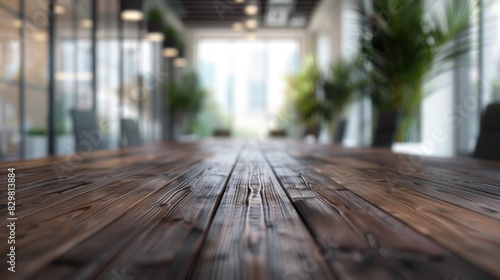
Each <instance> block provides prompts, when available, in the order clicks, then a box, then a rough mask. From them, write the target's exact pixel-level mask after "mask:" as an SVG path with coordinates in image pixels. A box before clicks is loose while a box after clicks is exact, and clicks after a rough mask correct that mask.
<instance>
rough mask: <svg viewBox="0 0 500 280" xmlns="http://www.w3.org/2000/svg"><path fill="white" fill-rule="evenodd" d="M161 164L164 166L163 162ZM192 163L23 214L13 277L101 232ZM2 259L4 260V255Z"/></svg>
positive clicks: (26, 273) (20, 276)
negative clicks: (17, 270)
mask: <svg viewBox="0 0 500 280" xmlns="http://www.w3.org/2000/svg"><path fill="white" fill-rule="evenodd" d="M159 165H160V167H163V168H164V167H165V164H164V163H160V164H159ZM148 167H149V166H147V165H145V166H143V167H142V170H143V172H145V173H144V174H145V175H146V174H151V169H150V168H148ZM191 167H192V162H190V161H188V162H185V163H184V164H183V163H182V162H179V163H177V167H176V168H173V169H171V170H170V171H171V172H170V173H168V174H166V175H164V176H159V175H160V174H161V173H163V172H164V171H165V170H164V169H158V173H157V174H156V176H151V177H150V179H146V178H145V177H144V176H137V177H136V178H128V179H127V178H125V179H122V180H119V179H118V180H116V181H114V182H113V183H112V184H109V185H106V186H104V187H103V188H97V189H96V190H94V191H93V192H91V193H84V194H83V195H76V196H71V195H70V196H69V197H68V199H67V200H63V201H61V203H59V204H56V205H53V206H52V207H50V208H45V209H43V210H42V211H38V212H35V213H34V214H32V215H30V216H28V217H24V218H23V219H22V220H20V221H22V222H19V223H18V226H16V230H17V232H18V235H17V238H16V246H17V248H18V252H17V254H18V257H19V261H18V266H19V267H23V270H22V271H19V272H18V273H16V275H15V276H16V277H15V278H14V279H23V278H25V277H28V276H30V275H32V274H33V273H35V272H36V270H37V269H40V268H41V267H43V266H44V265H46V264H47V263H49V262H50V261H51V260H53V259H54V258H56V257H58V256H59V255H60V254H62V253H64V252H66V251H67V250H69V249H71V248H72V247H73V246H75V245H76V244H78V243H80V242H82V241H83V240H85V239H87V238H88V237H90V236H92V235H93V234H95V233H97V232H99V231H100V230H101V229H103V228H105V227H106V226H107V225H109V224H110V223H112V222H113V221H115V220H116V219H118V218H119V217H121V216H122V215H123V214H124V213H125V212H126V211H127V210H129V209H131V208H132V207H134V206H135V205H138V204H140V203H141V201H143V200H144V199H145V198H147V197H148V196H150V195H152V194H153V193H155V192H157V191H158V190H160V189H162V188H163V187H164V186H165V185H167V184H168V183H169V182H171V181H172V180H174V179H175V178H177V177H178V176H180V175H181V174H182V173H183V172H185V171H187V170H188V169H189V168H191ZM183 170H184V171H183ZM139 173H140V172H139ZM0 248H1V250H2V251H6V244H5V243H2V244H1V245H0ZM2 260H5V257H3V258H2ZM3 273H5V271H1V272H0V278H2V274H3Z"/></svg>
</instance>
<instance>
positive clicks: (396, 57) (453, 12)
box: [362, 0, 477, 140]
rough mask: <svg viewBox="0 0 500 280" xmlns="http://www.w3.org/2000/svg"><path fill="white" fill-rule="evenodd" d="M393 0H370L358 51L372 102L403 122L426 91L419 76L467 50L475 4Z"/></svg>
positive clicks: (431, 72) (430, 74) (432, 72)
mask: <svg viewBox="0 0 500 280" xmlns="http://www.w3.org/2000/svg"><path fill="white" fill-rule="evenodd" d="M395 1H396V0H395ZM395 1H386V0H374V1H373V4H374V5H373V12H372V13H369V14H365V15H364V19H365V20H366V22H367V23H368V26H369V28H370V31H371V34H372V35H371V36H363V37H362V52H363V53H364V54H365V55H366V57H367V58H368V59H369V61H370V62H371V67H372V71H371V74H370V78H371V86H372V88H371V90H370V91H369V96H370V97H371V99H372V102H373V104H374V105H375V106H376V107H377V108H378V109H379V110H395V111H399V112H400V113H401V115H402V120H401V122H400V124H402V125H404V124H405V123H406V124H409V123H411V121H410V120H409V118H411V116H412V114H414V113H415V110H416V109H417V108H418V107H419V105H420V103H421V101H422V100H423V98H425V97H426V96H427V95H428V94H430V93H431V91H427V92H425V93H424V92H423V90H422V87H423V83H424V81H425V80H427V79H428V78H433V77H436V76H438V75H439V74H440V73H442V72H444V71H446V70H449V69H450V67H456V66H455V64H453V63H449V62H450V61H452V60H454V59H456V58H458V57H460V56H462V55H464V54H465V53H467V52H468V51H469V50H470V48H471V40H470V38H468V36H466V34H467V33H466V31H467V29H468V28H469V27H470V26H471V23H470V19H471V18H472V16H473V14H474V13H475V12H477V7H476V6H473V5H476V4H472V3H471V2H475V1H448V3H447V6H446V7H444V9H441V8H440V7H432V6H431V7H425V11H427V13H424V7H423V5H424V1H421V0H405V1H396V2H395ZM395 4H397V5H395ZM434 5H435V4H434ZM405 119H406V121H405ZM399 138H400V140H401V138H404V135H401V134H400V136H399Z"/></svg>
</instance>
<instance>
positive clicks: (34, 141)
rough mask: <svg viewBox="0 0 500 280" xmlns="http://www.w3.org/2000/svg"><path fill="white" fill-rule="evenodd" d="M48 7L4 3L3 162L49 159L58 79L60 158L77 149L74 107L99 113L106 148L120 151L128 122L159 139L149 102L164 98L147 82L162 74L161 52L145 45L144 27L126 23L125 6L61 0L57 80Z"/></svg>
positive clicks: (15, 0)
mask: <svg viewBox="0 0 500 280" xmlns="http://www.w3.org/2000/svg"><path fill="white" fill-rule="evenodd" d="M49 2H50V1H28V0H9V1H7V0H0V19H1V20H0V161H7V160H19V159H31V158H40V157H44V156H47V155H48V154H49V152H48V151H49V149H48V146H49V139H50V137H49V136H48V132H49V114H48V112H49V109H48V108H49V100H50V99H49V95H50V94H51V93H50V90H49V81H50V79H51V78H53V79H54V91H53V95H54V102H53V108H54V110H53V113H54V114H55V116H54V119H53V120H54V121H53V123H52V125H53V127H54V129H55V137H54V139H53V141H54V143H55V151H54V153H55V154H58V155H63V154H69V153H74V151H75V140H74V137H73V127H72V119H71V114H70V110H71V109H80V110H93V109H95V110H96V114H97V117H98V121H99V125H100V128H101V129H102V132H103V135H104V141H105V145H104V146H105V147H107V148H117V147H119V138H120V137H119V135H120V133H119V132H120V127H119V123H120V121H119V120H120V118H121V117H126V118H132V119H134V120H136V121H138V123H139V126H140V129H141V132H142V136H143V138H144V139H145V142H151V141H159V140H160V139H158V138H157V137H156V138H155V137H153V134H159V133H158V132H154V131H153V125H154V124H153V115H152V110H153V109H152V108H151V106H152V105H156V104H153V103H151V102H149V100H150V99H157V98H156V97H155V96H154V95H155V94H159V93H160V92H159V91H154V90H151V87H150V86H149V85H147V84H146V85H144V83H146V82H150V81H151V80H152V79H146V78H144V77H148V76H151V75H152V74H150V73H152V71H153V70H154V69H160V67H159V66H158V65H157V64H159V63H160V61H161V59H158V58H159V57H161V49H160V48H159V47H157V46H156V45H157V44H159V43H153V42H149V41H147V40H146V39H144V38H145V34H146V30H145V28H144V24H143V23H142V22H121V24H120V18H119V0H108V1H96V0H72V1H54V3H55V6H54V29H53V30H54V33H53V34H52V35H53V38H54V42H55V48H54V52H53V54H54V57H53V58H54V59H53V62H54V65H53V66H54V76H53V77H51V75H50V71H49V66H51V65H50V63H51V56H50V53H51V52H49V41H50V35H51V34H49V30H50V28H49V27H50V21H49V15H50V11H49ZM94 5H95V6H94ZM120 34H122V35H123V37H121V36H120ZM120 48H123V56H121V55H120V54H121V52H120V51H119V50H120ZM155 51H157V54H155V53H154V52H155ZM152 56H156V57H157V58H156V59H151V57H152ZM120 65H123V66H124V67H123V68H122V69H121V68H120ZM121 81H123V87H121V84H120V82H121ZM121 89H123V100H122V101H123V103H121V101H120V98H121V95H120V90H121ZM121 104H123V106H120V105H121Z"/></svg>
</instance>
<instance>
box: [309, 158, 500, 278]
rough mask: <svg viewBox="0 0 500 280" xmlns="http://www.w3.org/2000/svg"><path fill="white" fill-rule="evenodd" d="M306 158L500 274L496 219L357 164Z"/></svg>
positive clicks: (371, 200)
mask: <svg viewBox="0 0 500 280" xmlns="http://www.w3.org/2000/svg"><path fill="white" fill-rule="evenodd" d="M305 162H307V163H308V164H311V166H313V167H314V168H315V169H316V170H317V171H318V172H321V173H322V174H323V175H326V176H328V177H329V178H330V179H332V180H333V181H334V182H335V183H337V184H340V185H342V186H344V187H345V188H347V189H349V190H351V191H352V192H354V193H356V194H357V195H359V196H361V197H363V198H364V199H366V200H367V201H369V202H370V203H372V204H374V205H375V206H377V207H380V208H381V209H383V210H384V211H386V212H387V213H390V214H391V215H392V216H394V217H396V218H398V219H399V220H402V221H404V222H405V223H406V224H408V225H409V226H411V227H412V228H413V229H415V230H416V231H418V232H420V233H421V234H423V235H425V236H428V237H429V238H431V239H432V240H435V241H437V242H438V243H439V244H441V245H442V246H445V248H447V249H449V250H450V251H451V252H454V253H456V254H458V255H459V256H460V257H462V258H464V259H466V260H467V261H469V262H471V263H472V264H475V265H476V266H478V267H480V268H482V269H485V270H486V271H488V272H489V273H491V274H493V275H495V276H497V277H500V270H499V268H498V265H496V264H497V263H498V262H499V261H500V246H499V242H500V227H499V225H498V221H497V220H493V219H491V218H489V217H487V216H483V215H480V214H478V213H474V212H472V211H469V210H467V209H464V208H462V207H458V206H456V205H453V204H449V203H446V202H444V201H441V200H437V199H434V198H432V197H429V196H426V195H423V194H420V193H418V192H416V191H414V190H413V189H410V188H403V187H401V186H399V184H398V183H396V184H388V183H387V182H386V181H380V180H379V181H375V180H373V179H370V177H368V178H367V177H366V173H365V172H362V171H360V170H357V169H355V168H351V167H346V166H345V165H341V164H326V163H325V161H322V162H317V161H316V162H314V161H312V160H310V159H308V160H305ZM342 162H343V161H342ZM457 267H463V266H459V265H457Z"/></svg>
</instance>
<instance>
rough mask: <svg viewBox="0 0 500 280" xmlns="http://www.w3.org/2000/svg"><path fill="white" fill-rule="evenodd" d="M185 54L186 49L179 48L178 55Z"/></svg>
mask: <svg viewBox="0 0 500 280" xmlns="http://www.w3.org/2000/svg"><path fill="white" fill-rule="evenodd" d="M184 54H185V52H184V50H183V49H179V55H178V57H184Z"/></svg>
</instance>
